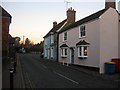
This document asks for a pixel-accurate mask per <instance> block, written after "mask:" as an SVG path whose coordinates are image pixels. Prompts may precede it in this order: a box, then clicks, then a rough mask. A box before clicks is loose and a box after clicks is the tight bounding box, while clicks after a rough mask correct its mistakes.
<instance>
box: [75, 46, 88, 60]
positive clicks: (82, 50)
mask: <svg viewBox="0 0 120 90" xmlns="http://www.w3.org/2000/svg"><path fill="white" fill-rule="evenodd" d="M85 47H86V49H87V55H85V50H84V49H85ZM88 47H89V46H88V45H79V46H78V47H77V49H78V58H88ZM80 48H81V55H80Z"/></svg>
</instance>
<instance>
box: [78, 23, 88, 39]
mask: <svg viewBox="0 0 120 90" xmlns="http://www.w3.org/2000/svg"><path fill="white" fill-rule="evenodd" d="M82 37H86V28H85V25H82V26H80V28H79V38H82Z"/></svg>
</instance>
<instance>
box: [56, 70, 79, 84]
mask: <svg viewBox="0 0 120 90" xmlns="http://www.w3.org/2000/svg"><path fill="white" fill-rule="evenodd" d="M54 73H55V74H57V75H59V76H61V77H63V78H65V79H67V80H69V81H71V82H73V83H75V84H79V83H78V82H76V81H74V80H72V79H70V78H68V77H66V76H64V75H62V74H60V73H57V72H54Z"/></svg>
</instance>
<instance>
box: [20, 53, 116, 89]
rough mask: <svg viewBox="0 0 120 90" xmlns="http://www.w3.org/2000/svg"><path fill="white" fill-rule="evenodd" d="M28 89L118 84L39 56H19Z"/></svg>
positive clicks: (111, 86)
mask: <svg viewBox="0 0 120 90" xmlns="http://www.w3.org/2000/svg"><path fill="white" fill-rule="evenodd" d="M18 57H19V59H20V62H21V65H22V70H23V75H24V79H25V84H26V87H27V88H115V87H118V84H117V82H112V81H109V80H104V79H102V78H100V77H97V76H96V77H95V76H92V75H88V74H85V73H83V72H80V71H78V70H74V69H71V68H69V66H68V67H67V66H63V65H62V64H59V63H56V62H52V61H51V62H50V61H47V60H46V61H45V60H43V59H40V55H39V54H18Z"/></svg>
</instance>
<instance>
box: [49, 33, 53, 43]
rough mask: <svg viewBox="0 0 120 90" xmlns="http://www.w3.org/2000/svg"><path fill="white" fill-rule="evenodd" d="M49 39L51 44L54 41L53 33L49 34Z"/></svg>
mask: <svg viewBox="0 0 120 90" xmlns="http://www.w3.org/2000/svg"><path fill="white" fill-rule="evenodd" d="M50 39H51V44H53V43H54V35H53V34H51V35H50Z"/></svg>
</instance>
